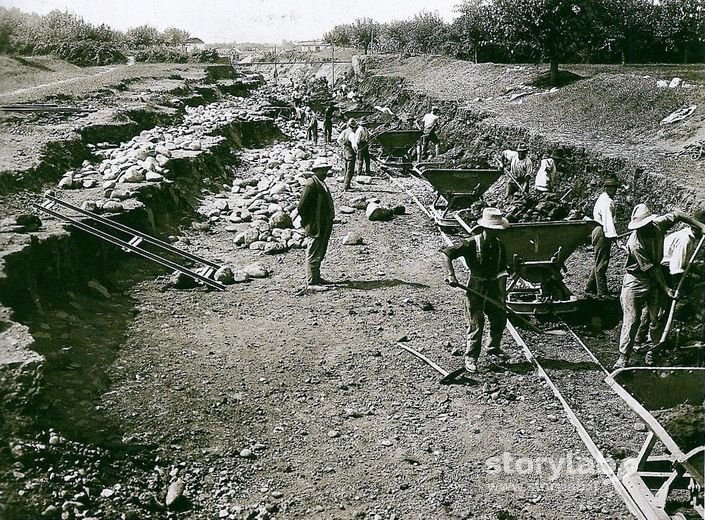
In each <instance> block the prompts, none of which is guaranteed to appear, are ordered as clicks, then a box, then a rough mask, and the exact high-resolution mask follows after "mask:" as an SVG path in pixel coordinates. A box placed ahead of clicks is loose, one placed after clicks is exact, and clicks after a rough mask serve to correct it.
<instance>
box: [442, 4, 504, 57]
mask: <svg viewBox="0 0 705 520" xmlns="http://www.w3.org/2000/svg"><path fill="white" fill-rule="evenodd" d="M455 10H456V11H457V12H458V13H459V14H460V16H458V18H456V19H455V20H453V24H452V25H451V32H452V34H453V35H455V36H457V37H458V39H459V43H460V46H459V49H458V50H459V52H460V53H461V54H464V55H467V56H469V55H472V56H473V61H474V62H475V63H477V61H478V53H479V51H480V49H481V48H482V47H483V46H484V45H485V44H486V43H487V42H489V41H490V40H492V20H493V17H494V13H493V12H492V5H491V4H488V3H487V2H486V1H485V0H464V1H463V3H461V4H460V5H458V6H457V7H456V8H455Z"/></svg>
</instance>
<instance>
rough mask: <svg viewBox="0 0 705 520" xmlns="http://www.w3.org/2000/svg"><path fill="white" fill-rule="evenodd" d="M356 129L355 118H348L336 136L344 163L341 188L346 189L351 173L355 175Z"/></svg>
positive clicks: (347, 188)
mask: <svg viewBox="0 0 705 520" xmlns="http://www.w3.org/2000/svg"><path fill="white" fill-rule="evenodd" d="M356 130H357V120H356V119H354V118H350V119H349V120H348V124H347V126H346V127H345V129H344V130H343V131H342V132H340V135H339V136H338V144H339V145H340V146H342V147H343V161H344V163H345V180H344V182H343V189H344V190H345V191H348V190H349V189H350V183H351V182H352V178H353V175H355V161H356V160H357V150H356V149H355V148H356V144H355V131H356Z"/></svg>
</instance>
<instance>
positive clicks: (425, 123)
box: [420, 106, 441, 159]
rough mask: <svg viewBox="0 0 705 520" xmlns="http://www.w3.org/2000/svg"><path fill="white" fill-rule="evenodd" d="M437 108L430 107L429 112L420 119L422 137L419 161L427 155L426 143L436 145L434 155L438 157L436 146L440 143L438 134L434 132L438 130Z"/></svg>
mask: <svg viewBox="0 0 705 520" xmlns="http://www.w3.org/2000/svg"><path fill="white" fill-rule="evenodd" d="M438 112H439V110H438V107H437V106H432V107H431V111H430V112H429V113H428V114H426V115H424V116H423V118H422V119H421V124H422V129H423V135H422V136H421V157H420V159H425V158H426V156H427V155H428V143H429V142H432V143H433V144H435V145H436V153H435V155H438V145H439V143H440V142H441V141H440V139H438V134H437V133H436V130H437V129H438V125H439V120H440V117H439V116H438Z"/></svg>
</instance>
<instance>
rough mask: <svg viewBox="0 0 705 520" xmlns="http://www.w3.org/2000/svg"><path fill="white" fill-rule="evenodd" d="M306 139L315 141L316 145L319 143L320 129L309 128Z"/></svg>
mask: <svg viewBox="0 0 705 520" xmlns="http://www.w3.org/2000/svg"><path fill="white" fill-rule="evenodd" d="M306 138H307V139H308V140H309V141H313V142H314V144H316V143H318V127H317V126H309V127H308V130H307V131H306Z"/></svg>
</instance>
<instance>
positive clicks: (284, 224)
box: [269, 211, 294, 229]
mask: <svg viewBox="0 0 705 520" xmlns="http://www.w3.org/2000/svg"><path fill="white" fill-rule="evenodd" d="M269 226H270V228H272V229H290V228H292V227H294V223H293V222H292V220H291V215H289V214H288V213H285V212H283V211H277V212H276V213H274V214H273V215H272V216H271V217H270V218H269Z"/></svg>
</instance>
